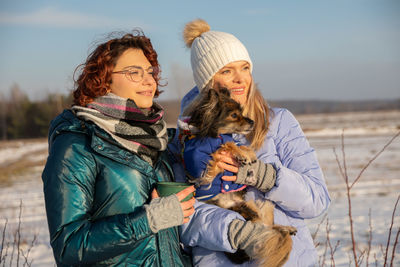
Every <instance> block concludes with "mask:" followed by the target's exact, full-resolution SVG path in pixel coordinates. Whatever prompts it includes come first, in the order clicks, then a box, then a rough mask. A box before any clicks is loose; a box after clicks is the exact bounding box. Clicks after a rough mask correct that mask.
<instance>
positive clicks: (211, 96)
mask: <svg viewBox="0 0 400 267" xmlns="http://www.w3.org/2000/svg"><path fill="white" fill-rule="evenodd" d="M207 99H208V102H209V103H216V102H217V101H216V100H217V99H218V92H217V90H215V89H210V90H208V94H207Z"/></svg>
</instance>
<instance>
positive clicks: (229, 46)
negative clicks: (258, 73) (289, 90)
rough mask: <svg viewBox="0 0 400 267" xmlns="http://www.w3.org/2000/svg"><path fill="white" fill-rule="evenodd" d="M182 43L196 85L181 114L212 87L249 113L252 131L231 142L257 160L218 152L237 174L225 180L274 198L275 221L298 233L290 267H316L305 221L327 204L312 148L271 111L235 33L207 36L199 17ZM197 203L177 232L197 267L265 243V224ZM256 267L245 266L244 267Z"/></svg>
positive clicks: (284, 113) (250, 194)
mask: <svg viewBox="0 0 400 267" xmlns="http://www.w3.org/2000/svg"><path fill="white" fill-rule="evenodd" d="M184 40H185V42H186V45H187V46H188V47H189V48H190V50H191V66H192V70H193V77H194V81H195V83H196V87H195V88H193V89H192V90H191V91H190V92H189V93H187V95H186V96H185V97H184V98H183V100H182V103H181V111H183V110H184V108H185V107H186V106H188V104H189V103H190V102H191V101H192V100H193V99H194V98H195V97H196V96H197V95H198V94H199V93H200V91H203V90H208V89H209V88H214V89H216V90H219V89H221V88H227V89H228V90H229V91H230V93H231V97H232V98H233V99H234V100H236V101H237V102H239V103H240V104H241V105H242V106H243V108H244V112H245V115H246V116H247V117H249V118H251V119H252V120H254V122H255V123H254V125H255V127H254V130H253V131H252V132H251V133H250V134H249V135H247V136H243V135H240V134H233V135H232V137H233V139H234V140H235V141H236V143H238V144H241V145H247V146H250V147H252V148H253V149H254V150H255V151H256V153H257V157H258V161H257V162H256V164H252V165H251V166H239V164H237V163H236V162H235V160H234V158H233V157H232V155H226V154H225V155H221V158H222V159H223V161H224V162H225V163H223V164H222V167H223V168H224V169H225V170H227V171H230V172H232V173H234V174H235V175H234V176H224V177H222V179H223V180H224V181H226V182H235V183H238V184H246V185H248V186H247V188H249V189H248V191H247V194H246V198H247V199H256V200H270V201H272V202H273V203H275V212H274V217H275V218H274V220H275V223H276V224H280V225H290V226H294V227H296V228H297V234H296V236H292V239H293V248H292V251H291V253H290V256H289V259H288V261H287V262H286V264H285V266H314V265H315V264H316V260H317V255H316V249H315V247H314V244H313V241H312V238H311V235H310V232H309V230H308V228H307V226H306V224H305V222H304V219H310V218H314V217H317V216H319V215H321V214H322V213H323V212H324V211H325V210H326V209H327V208H328V206H329V203H330V198H329V194H328V191H327V187H326V184H325V181H324V177H323V174H322V171H321V168H320V166H319V164H318V161H317V158H316V154H315V152H314V149H313V148H311V147H310V145H309V143H308V141H307V139H306V137H305V136H304V134H303V132H302V130H301V127H300V125H299V123H298V122H297V120H296V119H295V118H294V116H293V115H292V114H291V113H290V112H289V111H288V110H286V109H282V108H270V107H269V106H268V104H267V102H266V101H265V99H264V98H263V96H262V95H261V93H260V91H259V90H258V89H257V88H256V86H255V82H254V80H253V76H252V69H253V64H252V61H251V59H250V56H249V54H248V52H247V49H246V47H245V46H244V45H243V44H242V43H241V42H240V41H239V40H238V39H237V38H236V37H235V36H233V35H232V34H229V33H225V32H217V31H210V26H209V25H208V24H207V22H205V21H203V20H195V21H192V22H189V23H188V24H187V25H186V26H185V29H184ZM170 147H171V149H175V152H176V157H177V158H178V157H179V151H180V143H179V140H178V139H177V138H176V139H175V143H174V144H173V145H172V144H171V145H170ZM174 168H175V172H176V173H182V172H184V170H183V168H182V165H180V164H175V166H174ZM249 174H252V175H249ZM177 177H180V176H179V175H177ZM195 206H196V211H195V213H194V215H193V216H192V217H191V220H190V222H189V223H188V224H185V225H183V226H181V227H180V230H181V238H182V241H183V243H184V244H185V245H186V246H187V247H191V249H192V253H193V263H194V265H195V266H236V265H235V264H233V263H232V262H230V261H229V260H228V258H227V257H226V256H225V254H224V252H231V253H232V252H235V251H236V250H238V249H241V250H244V251H245V252H246V253H247V254H248V255H249V256H250V257H251V255H252V253H253V252H254V251H255V250H256V249H257V245H256V244H257V242H258V241H260V240H258V238H259V233H260V232H262V231H265V230H266V229H265V226H264V225H259V224H256V223H253V222H246V221H245V220H244V219H243V218H242V217H241V216H240V215H239V214H237V213H236V212H233V211H230V210H225V209H221V208H218V207H216V206H213V205H208V204H204V203H202V202H201V201H197V203H196V205H195ZM254 265H255V263H254V262H252V261H248V262H245V263H243V264H241V265H240V266H254Z"/></svg>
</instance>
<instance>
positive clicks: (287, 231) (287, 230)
mask: <svg viewBox="0 0 400 267" xmlns="http://www.w3.org/2000/svg"><path fill="white" fill-rule="evenodd" d="M273 228H274V229H275V230H278V231H279V232H281V233H282V234H284V235H296V234H297V229H296V228H295V227H293V226H283V225H274V227H273Z"/></svg>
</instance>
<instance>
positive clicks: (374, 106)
mask: <svg viewBox="0 0 400 267" xmlns="http://www.w3.org/2000/svg"><path fill="white" fill-rule="evenodd" d="M156 101H157V102H158V103H160V104H161V106H163V107H164V109H165V111H166V112H165V120H166V122H167V124H168V126H169V127H175V126H176V121H177V119H178V115H179V112H180V101H179V100H166V101H165V100H164V101H163V100H160V99H156ZM71 103H72V95H71V94H69V95H68V96H66V95H62V94H48V95H47V97H46V98H45V99H44V100H39V101H31V100H30V99H29V97H28V96H27V95H26V94H25V93H24V92H23V91H21V89H20V88H19V87H18V85H14V86H12V87H11V89H10V94H9V96H8V97H5V96H4V95H2V94H1V93H0V140H11V139H20V138H38V137H46V136H47V132H48V129H49V124H50V122H51V120H52V119H54V118H55V117H56V116H57V115H58V114H59V113H61V111H62V110H63V109H64V108H68V107H70V106H71ZM268 103H269V105H271V106H272V107H284V108H287V109H289V110H290V111H291V112H293V113H295V114H310V113H336V112H349V111H373V110H400V99H391V100H373V101H372V100H371V101H318V100H315V101H314V100H288V101H268Z"/></svg>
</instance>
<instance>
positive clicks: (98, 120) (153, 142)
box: [72, 93, 168, 165]
mask: <svg viewBox="0 0 400 267" xmlns="http://www.w3.org/2000/svg"><path fill="white" fill-rule="evenodd" d="M72 110H73V111H74V112H75V114H76V116H78V117H79V118H81V119H83V120H85V121H92V122H94V123H95V124H96V125H97V126H99V127H100V128H102V129H103V130H105V131H106V132H107V133H109V134H110V135H111V137H112V138H113V139H114V140H115V141H117V142H118V143H119V144H120V145H121V146H123V147H125V148H126V149H128V150H129V151H132V152H134V153H137V154H138V155H139V156H140V157H142V158H143V159H144V160H146V161H147V162H148V163H150V165H153V162H154V161H155V160H156V158H157V156H158V152H159V151H163V150H165V149H166V148H167V143H168V135H167V125H166V123H165V121H164V119H163V115H164V110H163V109H162V107H161V106H160V105H158V104H157V103H155V102H153V106H152V107H151V108H150V109H141V108H138V107H137V106H136V104H135V102H134V101H133V100H131V99H126V98H121V97H119V96H117V95H114V94H112V93H109V94H107V95H105V96H101V97H98V98H96V99H94V101H93V102H91V103H89V104H88V105H87V106H86V107H81V106H72Z"/></svg>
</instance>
